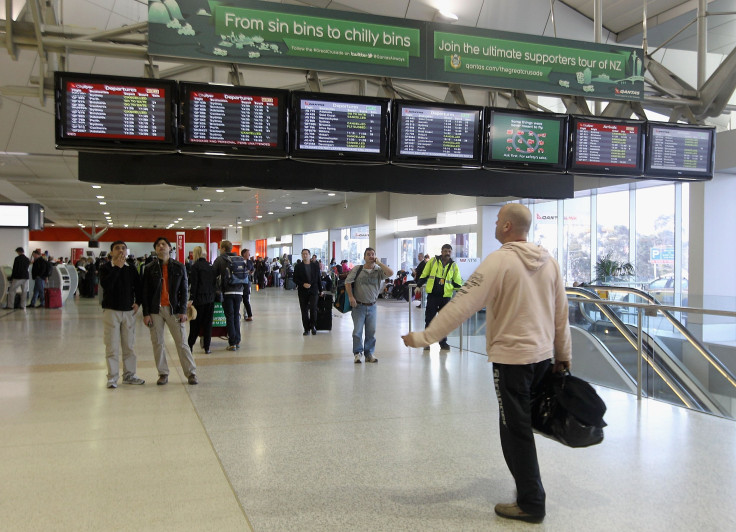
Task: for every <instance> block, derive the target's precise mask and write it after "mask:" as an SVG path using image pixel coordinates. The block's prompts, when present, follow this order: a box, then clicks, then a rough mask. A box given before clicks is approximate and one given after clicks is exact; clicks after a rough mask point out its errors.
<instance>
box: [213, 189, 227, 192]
mask: <svg viewBox="0 0 736 532" xmlns="http://www.w3.org/2000/svg"><path fill="white" fill-rule="evenodd" d="M215 192H225V189H224V188H218V189H215Z"/></svg>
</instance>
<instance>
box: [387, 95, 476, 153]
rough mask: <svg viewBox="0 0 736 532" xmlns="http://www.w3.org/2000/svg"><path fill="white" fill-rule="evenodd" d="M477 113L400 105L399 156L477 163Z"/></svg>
mask: <svg viewBox="0 0 736 532" xmlns="http://www.w3.org/2000/svg"><path fill="white" fill-rule="evenodd" d="M480 116H481V110H480V109H451V108H441V107H416V106H410V105H403V106H401V107H400V109H399V111H398V117H397V118H398V120H399V123H398V131H397V133H398V139H397V144H398V149H397V153H398V154H399V155H414V156H419V157H450V158H458V159H479V155H480V154H479V153H478V150H477V146H478V143H477V142H476V139H477V138H478V131H479V128H480Z"/></svg>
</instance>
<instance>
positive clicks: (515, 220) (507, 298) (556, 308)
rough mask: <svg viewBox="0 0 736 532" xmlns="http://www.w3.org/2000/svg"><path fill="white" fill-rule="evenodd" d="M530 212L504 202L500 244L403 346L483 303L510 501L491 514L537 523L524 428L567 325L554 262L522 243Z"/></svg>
mask: <svg viewBox="0 0 736 532" xmlns="http://www.w3.org/2000/svg"><path fill="white" fill-rule="evenodd" d="M531 221H532V216H531V212H530V211H529V209H527V208H526V207H525V206H523V205H521V204H519V203H509V204H506V205H504V206H503V207H502V208H501V210H500V211H499V213H498V220H497V221H496V239H497V240H498V241H499V242H500V243H501V244H502V246H501V249H499V250H497V251H495V252H493V253H491V254H490V255H488V257H486V259H485V260H484V261H483V262H482V263H481V265H480V266H478V269H477V270H475V272H474V273H473V274H472V275H471V276H470V278H469V279H468V280H467V282H466V283H465V284H464V285H463V287H462V288H461V289H460V290H459V291H458V294H457V295H456V296H455V297H454V298H453V299H452V300H451V301H450V302H449V303H448V304H447V305H446V306H445V307H444V308H443V309H442V311H441V312H440V313H439V314H438V315H437V316H436V317H435V318H434V320H432V323H430V324H429V326H428V327H427V328H426V329H425V330H424V331H421V332H413V333H409V334H407V335H406V336H404V337H403V338H404V343H405V344H406V345H407V346H408V347H424V346H426V345H429V344H432V343H434V342H436V341H438V340H439V339H440V338H443V337H444V336H446V335H447V333H449V332H450V331H452V330H454V329H456V328H457V327H459V326H460V324H461V323H462V322H464V321H465V320H466V319H467V318H469V317H470V316H471V315H473V314H474V313H475V312H477V311H479V310H480V309H482V308H483V307H485V308H486V320H487V322H486V352H487V353H488V361H489V362H492V363H493V380H494V384H495V387H496V395H497V396H498V410H499V425H500V433H501V449H502V450H503V455H504V458H505V459H506V465H507V466H508V468H509V470H510V471H511V475H512V476H513V477H514V481H515V482H516V490H517V497H516V502H513V503H510V504H497V505H496V507H495V511H496V514H498V515H499V516H501V517H505V518H508V519H518V520H521V521H527V522H532V523H541V522H542V520H543V519H544V516H545V511H546V510H545V492H544V487H543V486H542V478H541V475H540V473H539V463H538V461H537V449H536V446H535V445H534V434H533V432H532V426H531V395H532V392H533V391H534V390H535V389H536V388H537V387H538V385H539V383H540V381H541V380H542V377H543V376H544V374H545V373H546V372H547V371H548V369H549V367H550V365H552V364H553V362H552V359H553V358H554V370H555V371H562V370H563V369H569V368H570V358H571V354H570V328H569V325H568V318H567V317H568V305H567V296H566V295H565V285H564V282H563V280H562V275H561V274H560V267H559V265H558V264H557V262H556V261H555V260H554V259H553V258H552V257H551V256H550V255H549V253H548V252H547V250H545V249H544V248H542V247H540V246H537V245H536V244H533V243H531V242H527V241H526V239H527V236H528V234H529V228H530V227H531Z"/></svg>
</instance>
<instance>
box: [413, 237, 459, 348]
mask: <svg viewBox="0 0 736 532" xmlns="http://www.w3.org/2000/svg"><path fill="white" fill-rule="evenodd" d="M425 283H426V284H427V307H426V311H425V313H424V326H425V327H428V326H429V323H430V322H431V321H432V318H434V317H435V316H436V315H437V313H438V312H439V311H440V310H441V309H442V307H444V306H445V305H447V303H448V302H449V301H450V299H451V298H452V295H453V294H454V293H455V291H456V290H457V289H458V288H460V287H461V286H462V285H463V279H462V277H460V270H459V269H458V267H457V263H456V262H455V261H454V260H452V246H451V245H450V244H445V245H444V246H442V251H441V254H440V255H437V256H435V257H432V258H431V259H429V262H427V264H426V266H425V267H424V270H422V275H420V276H419V279H418V280H417V286H422V285H424V284H425ZM424 350H425V351H428V350H429V346H427V347H425V348H424ZM440 350H441V351H449V350H450V345H449V344H448V343H447V337H445V338H443V339H442V340H440Z"/></svg>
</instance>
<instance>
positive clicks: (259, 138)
mask: <svg viewBox="0 0 736 532" xmlns="http://www.w3.org/2000/svg"><path fill="white" fill-rule="evenodd" d="M279 105H283V102H281V101H279V98H278V97H276V96H259V95H250V94H236V93H230V92H220V91H218V90H209V91H205V90H191V91H189V101H188V110H189V112H188V114H187V126H188V127H187V130H188V133H189V134H188V136H187V141H188V142H192V143H203V144H225V145H239V146H259V147H271V148H276V147H278V146H279V144H280V138H281V136H280V135H281V133H280V128H279Z"/></svg>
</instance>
